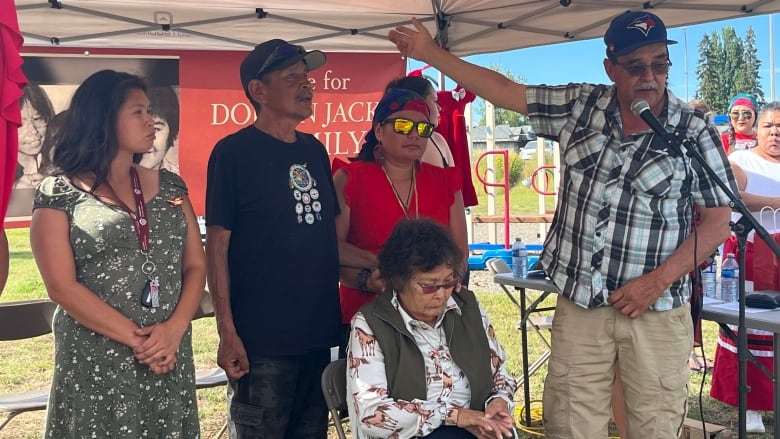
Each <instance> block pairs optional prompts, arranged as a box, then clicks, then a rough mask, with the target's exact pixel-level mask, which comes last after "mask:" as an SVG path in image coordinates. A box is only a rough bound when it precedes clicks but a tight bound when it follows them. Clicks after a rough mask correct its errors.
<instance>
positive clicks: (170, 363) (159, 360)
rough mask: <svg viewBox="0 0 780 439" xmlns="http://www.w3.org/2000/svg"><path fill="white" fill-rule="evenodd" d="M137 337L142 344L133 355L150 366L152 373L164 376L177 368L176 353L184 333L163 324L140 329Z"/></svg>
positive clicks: (134, 349)
mask: <svg viewBox="0 0 780 439" xmlns="http://www.w3.org/2000/svg"><path fill="white" fill-rule="evenodd" d="M135 335H136V337H138V338H140V340H141V342H140V343H138V344H137V345H136V346H134V347H133V354H134V355H135V358H136V359H137V360H138V361H140V362H141V363H143V364H145V365H147V366H149V368H150V369H151V370H152V373H154V374H155V375H162V374H165V373H168V372H170V371H172V370H173V369H174V368H175V367H176V351H178V349H179V343H180V342H181V337H182V333H179V332H178V331H176V330H175V329H174V328H172V327H171V325H170V324H168V323H167V322H163V323H158V324H156V325H152V326H147V327H142V328H138V329H136V330H135Z"/></svg>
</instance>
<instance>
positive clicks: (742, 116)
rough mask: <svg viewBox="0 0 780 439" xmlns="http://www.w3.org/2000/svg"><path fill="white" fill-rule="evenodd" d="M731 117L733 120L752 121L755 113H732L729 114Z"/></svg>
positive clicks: (745, 111) (746, 111)
mask: <svg viewBox="0 0 780 439" xmlns="http://www.w3.org/2000/svg"><path fill="white" fill-rule="evenodd" d="M729 116H730V117H731V118H732V119H736V120H739V119H745V120H750V119H752V118H753V112H752V111H748V110H744V111H732V112H731V113H729Z"/></svg>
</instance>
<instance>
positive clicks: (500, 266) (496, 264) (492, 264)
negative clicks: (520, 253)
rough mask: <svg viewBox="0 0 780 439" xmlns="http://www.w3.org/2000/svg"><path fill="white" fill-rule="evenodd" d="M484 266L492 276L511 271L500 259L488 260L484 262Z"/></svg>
mask: <svg viewBox="0 0 780 439" xmlns="http://www.w3.org/2000/svg"><path fill="white" fill-rule="evenodd" d="M485 265H487V267H488V268H489V269H490V271H492V272H493V274H500V273H509V272H511V271H512V269H511V268H509V265H507V263H506V261H504V260H503V259H501V258H490V259H488V260H487V261H485Z"/></svg>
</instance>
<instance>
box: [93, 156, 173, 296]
mask: <svg viewBox="0 0 780 439" xmlns="http://www.w3.org/2000/svg"><path fill="white" fill-rule="evenodd" d="M130 182H131V184H132V187H133V199H134V200H135V210H133V209H132V208H131V207H130V206H128V205H127V204H125V203H124V201H122V199H121V198H119V196H118V195H117V193H116V191H115V190H114V188H113V187H112V186H111V183H109V182H108V180H106V181H105V182H104V183H103V184H104V185H105V186H106V189H107V190H108V192H110V193H111V195H112V196H113V197H114V198H115V199H116V201H117V202H118V203H119V206H120V207H121V208H122V209H124V210H125V211H126V212H127V213H128V214H129V215H130V219H132V220H133V225H134V229H135V233H136V237H137V238H138V247H139V249H140V252H141V254H142V255H144V258H145V259H146V261H145V262H143V263H142V264H141V272H143V274H145V275H146V276H147V280H146V283H145V284H144V287H143V289H142V290H141V297H140V302H141V305H143V306H144V307H146V308H157V307H159V306H160V278H159V277H158V276H157V266H156V265H155V263H154V262H152V260H151V253H152V252H151V250H152V249H151V245H150V242H151V239H150V235H151V233H150V231H149V219H148V215H147V212H146V202H145V201H144V193H143V190H142V189H141V179H140V178H139V177H138V171H136V169H135V167H131V168H130Z"/></svg>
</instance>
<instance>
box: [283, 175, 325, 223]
mask: <svg viewBox="0 0 780 439" xmlns="http://www.w3.org/2000/svg"><path fill="white" fill-rule="evenodd" d="M290 189H291V190H292V195H293V198H295V201H296V203H295V215H296V219H297V220H298V223H299V224H300V223H303V222H306V224H314V222H315V221H322V214H321V213H320V212H322V204H321V203H320V201H319V198H320V192H319V190H317V179H315V178H314V176H312V175H311V172H309V169H308V168H307V164H305V163H304V164H297V163H293V164H292V165H290Z"/></svg>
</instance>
